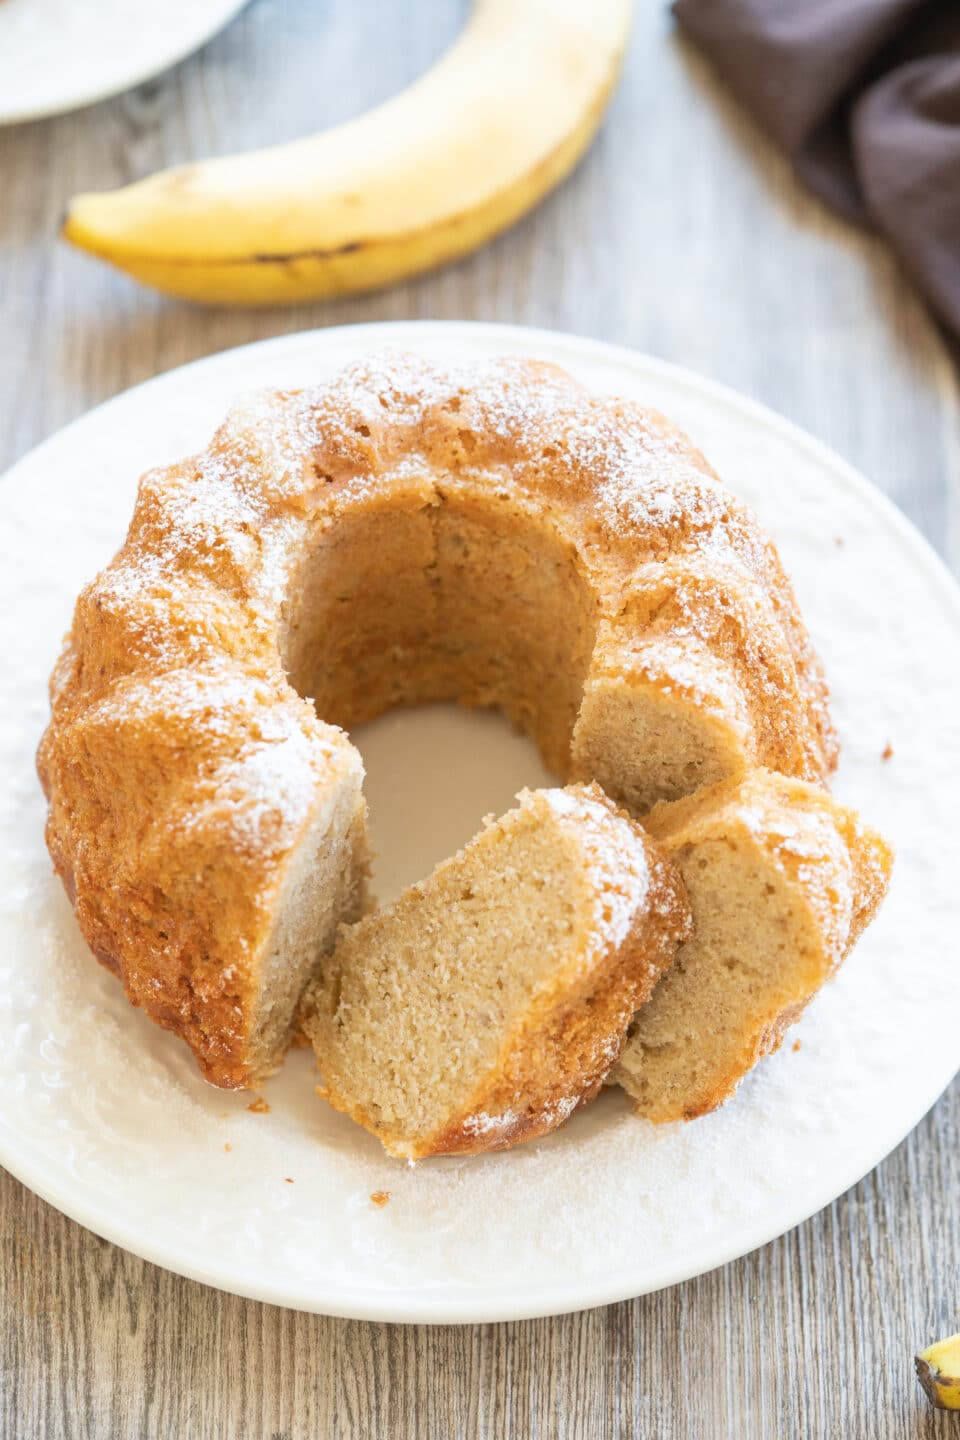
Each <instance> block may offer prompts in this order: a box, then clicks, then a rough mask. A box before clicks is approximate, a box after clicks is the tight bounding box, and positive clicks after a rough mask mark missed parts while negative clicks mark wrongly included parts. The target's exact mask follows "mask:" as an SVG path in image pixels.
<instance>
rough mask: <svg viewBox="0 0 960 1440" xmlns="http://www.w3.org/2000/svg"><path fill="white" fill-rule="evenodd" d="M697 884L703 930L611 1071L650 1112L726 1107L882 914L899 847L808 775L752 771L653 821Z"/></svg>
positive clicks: (691, 886)
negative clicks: (808, 780) (811, 781)
mask: <svg viewBox="0 0 960 1440" xmlns="http://www.w3.org/2000/svg"><path fill="white" fill-rule="evenodd" d="M644 824H645V825H646V827H647V829H648V831H649V832H650V834H652V835H653V836H655V838H656V839H657V840H658V842H659V843H660V845H661V847H662V849H663V850H664V851H665V853H666V854H667V855H668V856H669V857H670V859H672V860H673V862H674V864H675V865H676V866H677V868H678V869H679V871H680V873H681V875H682V876H683V879H684V884H685V886H686V890H687V894H688V896H689V900H690V907H691V910H692V912H693V924H694V928H693V935H692V936H691V938H690V939H689V940H687V941H686V943H685V944H684V945H682V946H681V948H680V950H679V951H678V953H677V957H676V961H675V963H674V965H673V967H672V968H671V970H670V971H669V973H668V974H667V975H665V976H664V978H663V980H662V982H661V983H660V985H659V986H658V987H657V990H656V993H655V994H654V996H653V998H652V999H651V1001H650V1003H649V1004H648V1005H645V1006H644V1007H643V1009H642V1010H640V1012H639V1013H638V1015H637V1017H636V1020H635V1021H634V1024H633V1025H632V1027H631V1031H630V1039H629V1041H628V1043H627V1045H626V1048H625V1049H624V1051H623V1054H622V1056H621V1058H620V1061H619V1063H618V1065H617V1066H616V1068H615V1069H614V1070H613V1072H612V1074H611V1076H610V1079H611V1081H612V1082H614V1083H616V1084H619V1085H622V1086H623V1088H624V1090H626V1091H627V1093H628V1095H630V1097H631V1099H632V1100H633V1103H634V1106H635V1108H636V1109H637V1111H638V1113H639V1114H641V1115H645V1116H646V1117H647V1118H648V1119H650V1120H658V1121H660V1120H692V1119H693V1118H694V1117H695V1116H697V1115H703V1114H706V1112H707V1111H708V1110H713V1109H714V1108H715V1107H716V1106H717V1105H720V1104H722V1102H723V1101H724V1100H726V1099H727V1098H728V1097H729V1096H730V1095H731V1094H732V1093H733V1092H734V1090H735V1089H736V1088H737V1086H738V1085H739V1083H740V1081H741V1080H742V1079H743V1077H744V1076H745V1075H746V1074H747V1072H748V1071H749V1070H750V1069H751V1068H752V1067H753V1066H754V1065H755V1064H756V1062H757V1061H758V1060H759V1059H760V1058H761V1057H762V1056H764V1055H767V1054H769V1053H770V1051H772V1050H776V1049H777V1047H778V1046H779V1045H780V1042H781V1040H782V1039H783V1034H784V1031H785V1030H786V1028H787V1026H788V1025H790V1024H791V1023H792V1022H793V1021H794V1020H796V1019H798V1017H799V1016H800V1014H801V1012H802V1011H803V1009H804V1006H805V1005H806V1004H807V1002H808V1001H809V1000H810V999H811V998H812V996H813V995H814V994H815V993H816V991H817V990H819V988H820V986H821V985H822V984H823V982H824V981H825V980H826V979H828V977H829V976H830V975H831V974H832V973H833V971H834V970H835V969H836V967H837V966H838V965H839V964H840V962H841V961H842V960H843V958H844V956H845V955H846V954H847V952H848V951H849V950H850V948H851V946H852V945H853V943H854V941H855V940H856V939H857V937H858V936H859V935H860V933H861V931H862V930H863V929H864V928H865V926H866V925H868V924H869V922H870V921H871V920H872V919H873V916H874V914H875V913H876V910H877V907H878V906H879V904H880V901H881V900H882V899H883V897H884V895H885V893H886V890H887V885H888V882H889V877H890V868H891V865H892V862H893V855H892V851H891V850H890V847H889V846H888V845H887V843H886V841H884V840H883V839H882V838H881V837H880V836H879V835H878V834H876V832H875V831H873V830H870V829H868V828H867V827H866V826H865V825H864V824H863V823H862V822H861V820H860V818H859V816H858V815H857V814H856V812H855V811H853V810H848V809H845V808H844V807H843V806H842V805H838V804H836V802H835V801H834V800H832V799H831V797H830V796H829V795H828V794H827V793H826V791H824V790H821V789H819V788H818V787H816V786H814V785H809V784H806V783H805V782H804V781H801V780H792V779H788V778H787V777H785V776H783V775H775V774H773V773H772V772H771V771H768V770H756V771H753V772H751V773H749V774H748V775H747V777H746V779H744V780H743V781H742V782H741V783H740V784H731V783H726V784H722V785H716V786H714V787H712V788H711V789H709V790H704V791H701V792H700V793H699V794H697V795H694V796H689V797H687V798H686V799H683V800H678V801H675V802H672V803H669V804H661V805H658V806H657V807H656V808H655V809H654V810H653V811H651V813H650V814H649V815H648V816H647V818H646V820H645V821H644Z"/></svg>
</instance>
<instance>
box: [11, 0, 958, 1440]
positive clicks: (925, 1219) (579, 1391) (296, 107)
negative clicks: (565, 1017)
mask: <svg viewBox="0 0 960 1440" xmlns="http://www.w3.org/2000/svg"><path fill="white" fill-rule="evenodd" d="M465 13H466V3H465V0H463V3H458V4H457V5H449V4H445V3H441V0H420V3H415V0H394V3H392V4H391V5H389V6H382V5H375V4H373V3H372V0H365V3H362V4H358V3H354V4H350V3H349V0H338V3H332V0H325V3H315V0H314V3H312V0H256V3H253V4H251V5H250V6H249V7H248V8H247V9H246V10H245V11H244V12H243V13H242V15H241V16H240V17H239V18H238V20H237V21H236V22H235V23H234V24H233V25H231V26H230V27H229V28H228V29H227V30H226V31H225V32H224V33H223V34H222V35H221V36H220V37H219V38H218V39H217V40H216V41H214V42H213V43H212V44H211V45H209V46H208V47H207V48H206V50H205V51H204V52H203V53H202V54H201V55H199V56H196V57H194V58H193V59H191V60H189V61H188V62H186V63H184V64H183V65H181V66H179V67H177V69H176V70H175V71H173V72H172V73H171V74H169V75H167V76H164V77H162V78H161V79H159V80H157V81H155V82H151V84H150V85H147V86H144V87H141V89H140V90H138V91H136V92H135V93H134V94H132V95H130V96H127V97H123V98H121V99H118V100H115V101H111V102H108V103H106V104H104V105H100V106H97V107H94V108H93V109H90V110H88V111H85V112H82V113H81V114H78V115H76V116H71V117H66V118H64V119H61V120H57V121H51V122H45V123H39V124H35V125H29V126H22V127H19V128H17V129H16V130H10V131H6V132H0V197H2V203H0V326H2V334H3V336H4V342H5V343H4V345H3V348H2V354H0V418H2V426H0V465H6V464H8V463H9V462H11V461H12V460H14V459H15V458H16V457H17V456H18V455H20V454H23V453H24V452H25V451H26V450H27V449H28V448H30V447H31V446H32V445H34V444H35V443H36V442H37V441H38V440H40V439H42V438H43V437H44V436H45V435H47V434H49V433H50V432H51V431H52V430H54V429H56V428H57V427H59V426H60V425H62V424H63V423H65V422H66V421H67V420H69V419H71V418H72V417H73V416H75V415H78V414H80V413H82V412H83V411H84V410H85V409H87V408H88V407H89V406H90V405H92V404H95V403H97V402H98V401H100V400H102V399H105V398H107V397H108V396H110V395H112V394H115V393H117V392H118V391H119V390H121V389H123V388H125V387H126V386H128V385H131V384H135V383H137V382H138V381H140V380H144V379H147V378H149V377H150V376H151V375H154V374H156V373H157V372H158V371H162V370H165V369H168V368H170V367H171V366H174V365H178V364H181V363H183V362H185V361H187V360H191V359H195V358H197V357H199V356H201V355H205V354H210V353H212V352H214V351H217V350H220V349H222V348H225V347H228V346H231V345H237V344H243V343H247V342H249V341H252V340H256V339H260V338H262V337H264V336H268V335H276V334H287V333H291V332H293V331H295V330H300V329H305V328H310V327H312V326H317V325H330V324H343V323H349V322H355V321H364V320H375V319H376V320H380V319H407V318H417V317H428V318H433V317H451V318H461V317H467V318H473V319H478V320H505V321H513V322H517V323H521V324H530V325H542V326H546V327H548V328H560V329H566V330H571V331H576V332H579V333H582V334H585V335H591V336H597V337H600V338H603V339H607V340H611V341H615V342H618V343H622V344H626V345H632V346H636V347H637V348H640V349H644V350H647V351H650V352H652V353H654V354H658V355H661V356H664V357H665V358H667V359H671V360H676V361H678V362H680V363H682V364H686V365H690V366H692V367H693V368H695V369H699V370H701V371H703V372H704V373H706V374H709V375H712V376H714V377H716V378H718V379H720V380H723V381H725V382H727V383H729V384H731V385H734V386H736V387H737V388H739V389H741V390H744V391H746V392H747V393H749V394H752V395H754V396H756V397H757V398H758V399H760V400H763V401H765V402H766V403H768V404H771V405H773V406H774V408H776V409H778V410H780V411H781V412H783V413H784V414H786V415H788V416H789V417H790V418H792V419H794V420H796V421H797V422H798V423H800V424H801V425H804V426H805V427H806V428H808V429H809V430H811V431H812V432H813V433H814V434H816V435H819V436H820V437H821V438H823V439H824V440H825V441H827V443H829V444H831V445H833V446H834V447H835V448H836V449H837V450H839V451H840V453H841V454H843V455H845V456H847V457H848V458H849V459H851V460H852V461H853V462H854V463H855V464H857V465H858V466H859V467H860V468H861V469H863V470H864V471H865V473H867V474H868V475H870V476H871V478H872V479H873V480H874V481H875V482H876V483H877V484H878V485H880V486H881V488H882V489H884V490H885V491H886V492H887V493H888V494H889V495H891V496H892V497H893V498H894V499H895V500H896V501H897V502H898V503H899V504H900V505H901V506H902V507H903V509H904V510H905V512H906V513H907V514H908V515H909V516H910V517H911V519H913V520H914V521H915V523H917V524H918V525H919V526H920V528H921V529H922V530H924V532H925V533H926V534H927V535H928V537H929V538H930V539H931V541H932V543H933V544H934V545H935V546H936V547H937V548H938V549H939V550H940V551H941V553H942V554H943V555H944V556H945V557H946V558H947V559H948V560H949V561H950V562H951V563H952V564H953V565H954V567H960V523H958V513H960V404H958V393H957V385H956V375H955V371H954V369H953V367H952V365H951V362H950V360H949V357H948V356H947V353H946V351H945V349H944V346H943V343H942V341H941V339H940V337H939V336H938V334H937V333H936V331H935V330H934V328H933V326H932V325H931V324H930V322H929V319H928V317H927V316H926V314H925V312H924V310H923V308H922V306H921V305H920V303H919V302H918V300H917V299H916V297H915V295H914V294H913V293H912V291H911V290H910V288H909V286H908V285H907V284H906V283H905V281H904V279H903V277H902V275H901V274H900V273H899V270H898V268H897V266H896V264H895V262H894V261H893V260H892V259H891V257H890V256H889V254H888V253H887V252H886V251H885V249H884V247H883V246H882V244H881V243H880V242H879V241H877V240H875V239H872V238H870V237H865V236H861V235H858V234H855V233H853V232H850V231H848V230H846V229H845V228H844V227H843V226H841V225H840V224H839V223H837V222H836V221H834V220H833V219H832V218H831V217H829V216H828V215H827V214H826V213H825V212H824V211H823V210H822V209H821V208H820V207H819V206H817V205H816V204H815V203H814V202H812V201H811V200H809V199H808V198H807V197H806V196H805V195H804V194H803V193H802V192H801V191H800V190H799V188H798V187H797V186H796V185H795V183H794V181H793V179H792V177H791V175H790V173H789V170H788V167H787V166H786V165H785V164H784V162H783V161H782V160H781V159H779V158H778V157H777V156H776V155H775V154H774V153H773V152H772V151H771V150H770V148H769V147H767V146H766V145H765V144H764V142H763V141H762V140H761V139H760V137H758V135H757V134H756V132H755V131H754V129H753V128H752V126H751V125H750V124H749V122H747V121H746V120H745V119H744V117H743V116H742V115H741V114H740V113H739V112H738V110H737V109H736V107H735V106H734V105H733V104H732V102H730V100H729V99H728V98H727V97H726V96H725V95H724V94H723V93H722V92H721V91H720V89H719V88H718V87H717V85H716V84H715V83H714V81H713V80H712V78H711V76H710V75H709V73H708V71H707V69H706V67H705V66H704V65H703V64H702V62H701V61H700V60H699V59H698V58H697V57H696V56H695V55H693V54H691V53H688V52H687V51H685V50H684V49H682V47H680V46H679V45H678V44H677V43H676V41H675V40H674V39H673V37H672V36H671V34H670V29H669V24H668V20H667V17H666V14H665V12H664V9H663V6H662V5H661V4H660V3H659V0H640V3H639V5H638V11H637V25H636V34H635V38H634V42H633V44H632V47H631V51H630V55H629V58H628V63H627V67H626V72H625V77H624V82H623V85H622V87H621V89H620V91H619V93H618V95H617V98H616V100H615V102H614V105H613V107H612V109H611V113H610V117H609V120H608V123H607V125H606V126H605V128H604V131H603V132H602V134H601V136H600V139H599V141H598V143H597V145H596V146H595V148H594V150H593V151H592V153H591V155H590V157H589V159H588V160H587V162H586V163H585V164H584V165H583V166H582V167H581V168H580V169H579V170H578V172H577V173H576V175H575V176H573V177H572V179H571V180H570V181H569V182H568V183H567V184H566V185H565V186H563V187H562V188H561V190H560V191H559V192H557V193H556V194H555V195H553V196H552V197H550V198H549V199H548V200H547V201H546V202H545V204H543V205H542V206H541V207H540V209H539V210H537V211H536V212H535V214H533V215H532V216H530V217H528V218H527V219H526V220H525V221H524V222H523V223H521V224H520V225H519V226H517V227H516V228H515V229H514V230H513V231H512V232H511V233H510V234H509V235H506V236H503V237H501V238H500V239H499V240H497V241H496V242H494V243H493V244H492V245H490V246H488V247H487V248H486V249H485V250H483V251H481V252H480V253H479V254H477V255H475V256H473V257H470V258H468V259H467V260H464V261H463V262H461V263H460V264H458V265H456V266H453V267H451V268H449V269H448V270H446V271H443V272H441V273H439V274H436V275H432V276H426V277H421V278H419V279H415V280H412V281H410V282H409V283H407V284H405V285H401V286H398V287H396V288H395V289H393V290H391V291H388V292H386V293H384V294H381V295H374V296H364V297H357V298H353V299H345V300H342V301H338V302H336V303H333V304H329V305H314V306H307V307H304V308H303V309H302V310H298V311H294V312H284V311H269V312H266V313H262V314H244V313H240V312H236V313H216V314H213V315H208V314H205V313H203V312H200V311H198V310H194V309H191V308H189V307H186V306H180V305H176V304H170V303H167V302H165V301H163V300H161V299H159V298H158V297H155V296H152V295H150V294H148V293H147V292H145V291H141V290H139V289H137V288H136V287H135V286H134V285H132V284H131V283H130V282H128V281H127V280H125V279H124V278H123V277H122V276H119V275H115V274H113V273H112V272H110V271H109V270H107V269H106V268H104V267H102V266H99V265H97V264H96V263H95V262H93V261H91V260H89V259H87V258H86V257H84V256H81V255H78V254H75V253H72V252H70V251H68V250H67V249H66V248H65V247H63V246H62V245H61V244H60V243H59V242H58V241H57V240H56V228H57V221H58V217H59V215H60V214H61V212H62V210H63V207H64V204H65V202H66V200H67V198H68V197H69V195H70V194H71V193H73V192H74V191H76V190H78V189H83V188H96V187H104V186H110V185H114V184H119V183H122V182H123V181H125V180H128V179H131V178H134V177H136V176H138V175H141V174H144V173H146V172H147V171H149V170H151V169H153V168H155V167H157V166H160V165H164V164H170V163H175V162H177V161H180V160H185V159H190V158H193V157H195V156H200V155H203V154H213V153H225V152H227V151H229V150H232V149H239V148H243V147H245V146H248V145H253V144H255V143H265V142H267V141H272V140H282V139H285V138H288V137H290V136H293V135H296V134H298V133H302V132H304V131H306V130H308V129H310V128H312V127H313V126H315V125H317V124H326V123H330V122H332V121H334V120H337V119H340V118H345V117H347V116H348V115H350V114H354V113H358V112H359V111H361V110H363V109H364V108H366V107H367V106H368V105H369V104H372V103H374V102H375V101H376V100H378V99H380V98H383V97H385V96H386V95H388V94H389V93H391V92H392V91H394V90H396V89H398V88H399V87H400V86H401V85H402V84H404V83H405V82H406V81H407V80H409V79H410V78H411V77H412V76H413V75H415V74H416V73H418V71H421V70H423V69H424V68H426V66H427V65H428V64H429V63H430V61H431V60H432V59H433V57H434V56H435V55H436V54H437V53H439V51H440V50H441V49H442V48H443V47H444V45H445V44H446V43H447V42H448V41H449V39H450V38H452V36H453V34H454V33H455V31H456V29H457V27H458V25H459V24H460V23H461V21H462V18H463V16H464V14H465ZM945 943H949V942H945ZM0 1237H2V1263H0V1316H2V1323H0V1434H2V1435H3V1436H4V1437H6V1436H11V1437H12V1436H29V1437H33V1436H43V1437H45V1440H47V1437H50V1440H59V1437H74V1436H84V1437H86V1436H95V1437H118V1436H120V1437H122V1436H147V1435H151V1436H152V1435H158V1436H168V1435H169V1436H176V1437H183V1436H204V1437H207V1436H221V1435H222V1436H229V1437H236V1440H245V1437H258V1440H260V1437H264V1436H275V1437H278V1440H279V1437H283V1440H293V1437H299V1436H323V1437H334V1440H369V1437H371V1436H377V1437H407V1436H409V1437H414V1436H416V1437H423V1436H425V1435H429V1436H431V1437H447V1436H449V1437H451V1440H452V1437H461V1436H480V1437H490V1440H494V1437H496V1440H501V1437H504V1436H516V1437H525V1436H531V1437H541V1440H574V1437H576V1440H601V1437H602V1440H606V1437H611V1440H614V1437H615V1440H628V1437H629V1440H633V1437H636V1436H651V1437H678V1440H679V1437H683V1440H690V1437H692V1440H718V1437H727V1436H729V1437H736V1440H754V1437H756V1440H781V1437H785V1436H798V1437H799V1436H804V1437H807V1436H809V1437H817V1436H827V1437H831V1440H832V1437H836V1436H843V1437H845V1440H848V1437H849V1440H858V1437H864V1440H866V1437H870V1440H918V1437H928V1436H931V1437H933V1436H946V1435H952V1434H954V1433H955V1430H956V1422H955V1421H953V1420H951V1419H950V1417H945V1416H937V1415H935V1414H934V1413H933V1412H932V1411H930V1410H929V1409H927V1408H926V1405H925V1402H924V1401H923V1399H922V1397H921V1396H920V1394H919V1391H918V1389H917V1386H916V1384H915V1381H914V1379H913V1374H912V1360H911V1357H912V1354H913V1352H914V1350H915V1349H916V1348H917V1346H918V1345H919V1344H921V1343H922V1342H923V1341H924V1340H926V1339H928V1338H930V1337H932V1336H934V1335H936V1334H940V1333H946V1332H947V1331H949V1330H952V1329H955V1328H960V1084H956V1083H955V1084H954V1085H953V1086H952V1087H951V1089H950V1090H949V1092H948V1093H947V1095H945V1096H944V1097H943V1099H942V1100H941V1101H940V1102H939V1104H938V1105H937V1106H936V1107H935V1108H934V1110H933V1111H932V1112H931V1114H930V1115H929V1116H928V1117H927V1118H926V1119H925V1120H924V1122H923V1123H922V1124H921V1125H920V1126H919V1127H918V1128H917V1130H916V1131H914V1133H913V1134H912V1135H911V1136H910V1137H909V1139H908V1140H907V1141H906V1142H905V1143H904V1144H903V1145H901V1146H900V1147H899V1149H898V1150H897V1151H896V1152H895V1154H894V1155H893V1156H891V1157H890V1158H889V1159H888V1160H887V1161H885V1162H884V1163H883V1164H882V1165H881V1166H879V1167H878V1169H877V1170H876V1171H875V1172H874V1173H873V1174H872V1175H871V1176H870V1177H868V1178H867V1179H866V1180H865V1181H864V1182H863V1183H862V1184H860V1185H858V1186H856V1187H855V1188H854V1189H853V1190H852V1191H850V1192H849V1194H847V1195H845V1196H843V1197H841V1199H839V1200H838V1201H836V1203H835V1204H834V1205H832V1206H830V1207H829V1208H828V1209H827V1210H825V1211H824V1212H823V1213H822V1214H821V1215H819V1216H817V1217H815V1218H814V1219H812V1220H810V1221H808V1222H807V1223H806V1224H804V1225H802V1226H800V1227H799V1228H798V1229H797V1230H796V1231H794V1232H793V1233H792V1234H790V1235H788V1236H785V1237H783V1238H782V1239H780V1240H778V1241H776V1242H775V1243H774V1244H772V1245H769V1246H767V1247H765V1248H764V1249H763V1250H761V1251H759V1252H758V1253H756V1254H754V1255H752V1256H748V1257H746V1258H745V1259H743V1260H740V1261H738V1262H736V1263H734V1264H732V1265H729V1266H727V1267H725V1268H724V1269H723V1270H720V1271H718V1272H715V1273H714V1274H712V1275H707V1276H702V1277H700V1278H699V1279H698V1280H695V1281H693V1282H691V1283H690V1284H687V1285H684V1286H680V1287H678V1288H676V1289H674V1290H671V1291H667V1292H664V1293H662V1294H658V1295H651V1296H645V1297H641V1298H640V1299H638V1300H636V1301H633V1302H630V1303H625V1304H621V1305H614V1306H610V1307H608V1308H606V1309H603V1310H597V1311H591V1312H587V1313H585V1314H581V1315H572V1316H562V1317H558V1318H556V1319H553V1320H545V1321H531V1322H526V1323H523V1324H516V1325H488V1326H479V1327H465V1328H446V1327H440V1328H433V1329H431V1328H428V1327H413V1328H404V1327H397V1326H380V1325H366V1324H359V1323H355V1322H346V1321H336V1320H330V1319H325V1318H323V1317H318V1316H310V1315H299V1314H293V1313H291V1312H287V1311H282V1310H278V1309H275V1308H272V1307H269V1306H264V1305H259V1304H255V1303H253V1302H249V1301H244V1300H240V1299H238V1298H236V1297H233V1296H228V1295H222V1294H218V1293H216V1292H213V1291H210V1290H207V1289H205V1288H203V1287H202V1286H199V1285H196V1284H194V1283H192V1282H190V1281H186V1280H182V1279H180V1278H178V1277H177V1276H174V1275H170V1274H167V1273H165V1272H162V1271H160V1270H157V1269H156V1268H155V1267H153V1266H151V1265H148V1264H145V1263H143V1262H141V1261H139V1260H137V1259H135V1258H134V1257H132V1256H130V1255H126V1254H124V1253H123V1252H121V1251H119V1250H117V1249H116V1248H115V1247H113V1246H111V1245H108V1244H106V1243H105V1242H103V1241H101V1240H98V1239H97V1238H96V1237H94V1236H92V1235H90V1234H89V1233H88V1232H86V1231H84V1230H82V1229H81V1228H80V1227H79V1226H77V1225H75V1224H73V1223H72V1222H70V1221H68V1220H66V1219H64V1218H63V1217H61V1216H59V1215H58V1214H56V1212H54V1211H53V1210H51V1209H50V1208H49V1207H48V1206H46V1205H44V1204H43V1202H42V1201H40V1200H38V1199H37V1198H36V1197H34V1196H32V1195H31V1194H30V1193H29V1192H27V1191H26V1190H25V1189H24V1188H23V1187H22V1186H20V1185H19V1184H18V1183H17V1182H16V1181H15V1180H14V1179H13V1178H12V1177H11V1176H8V1175H0Z"/></svg>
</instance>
